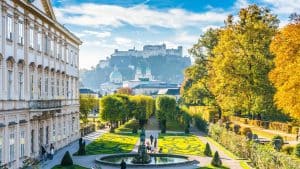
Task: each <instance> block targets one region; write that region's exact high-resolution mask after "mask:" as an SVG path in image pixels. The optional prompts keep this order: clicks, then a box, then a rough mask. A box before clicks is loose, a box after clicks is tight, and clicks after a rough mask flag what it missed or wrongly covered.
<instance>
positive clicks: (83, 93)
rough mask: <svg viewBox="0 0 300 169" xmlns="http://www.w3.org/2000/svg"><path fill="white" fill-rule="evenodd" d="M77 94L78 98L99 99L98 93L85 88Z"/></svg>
mask: <svg viewBox="0 0 300 169" xmlns="http://www.w3.org/2000/svg"><path fill="white" fill-rule="evenodd" d="M79 93H80V96H92V97H96V98H98V97H99V94H98V93H96V92H94V91H93V90H91V89H87V88H80V89H79Z"/></svg>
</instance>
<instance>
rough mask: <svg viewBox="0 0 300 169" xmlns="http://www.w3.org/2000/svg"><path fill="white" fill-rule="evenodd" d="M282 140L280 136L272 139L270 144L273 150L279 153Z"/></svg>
mask: <svg viewBox="0 0 300 169" xmlns="http://www.w3.org/2000/svg"><path fill="white" fill-rule="evenodd" d="M283 143H284V142H283V138H282V137H281V136H280V135H277V136H274V137H273V138H272V144H273V146H274V148H275V150H277V151H280V150H281V148H282V146H283Z"/></svg>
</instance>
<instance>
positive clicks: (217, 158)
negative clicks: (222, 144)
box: [211, 151, 222, 167]
mask: <svg viewBox="0 0 300 169" xmlns="http://www.w3.org/2000/svg"><path fill="white" fill-rule="evenodd" d="M211 165H213V166H215V167H221V166H222V161H221V159H220V156H219V153H218V151H216V152H215V154H214V156H213V159H212V160H211Z"/></svg>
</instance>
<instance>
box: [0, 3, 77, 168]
mask: <svg viewBox="0 0 300 169" xmlns="http://www.w3.org/2000/svg"><path fill="white" fill-rule="evenodd" d="M0 14H1V17H0V166H1V165H7V167H8V168H19V167H21V166H22V162H23V159H24V157H25V156H27V157H32V158H38V157H39V156H40V152H41V146H44V147H46V149H47V150H48V151H49V146H50V144H53V145H54V148H55V150H57V149H59V148H62V147H64V146H66V145H68V144H69V143H70V142H72V141H75V140H76V139H78V138H79V137H80V132H79V130H80V126H79V125H80V124H79V100H78V98H79V89H78V88H79V84H78V76H79V63H78V61H79V58H78V57H79V56H78V54H79V46H80V45H81V43H82V42H81V41H80V39H78V38H77V37H76V36H75V35H73V34H72V33H70V32H69V31H68V30H67V29H66V28H65V27H64V26H62V25H60V24H59V23H58V22H57V20H56V18H55V15H54V12H53V9H52V6H51V3H50V0H1V1H0Z"/></svg>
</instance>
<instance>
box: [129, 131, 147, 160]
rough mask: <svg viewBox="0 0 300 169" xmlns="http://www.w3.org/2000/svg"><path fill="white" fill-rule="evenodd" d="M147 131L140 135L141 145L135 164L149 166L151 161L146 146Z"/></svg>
mask: <svg viewBox="0 0 300 169" xmlns="http://www.w3.org/2000/svg"><path fill="white" fill-rule="evenodd" d="M145 137H146V135H145V129H142V131H141V134H140V145H139V147H138V155H137V156H135V158H134V159H133V160H132V162H133V163H135V164H148V163H150V161H151V158H150V155H149V154H148V153H147V149H146V145H145Z"/></svg>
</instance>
